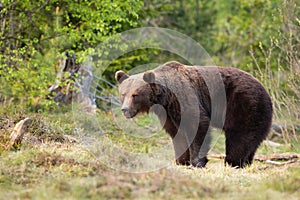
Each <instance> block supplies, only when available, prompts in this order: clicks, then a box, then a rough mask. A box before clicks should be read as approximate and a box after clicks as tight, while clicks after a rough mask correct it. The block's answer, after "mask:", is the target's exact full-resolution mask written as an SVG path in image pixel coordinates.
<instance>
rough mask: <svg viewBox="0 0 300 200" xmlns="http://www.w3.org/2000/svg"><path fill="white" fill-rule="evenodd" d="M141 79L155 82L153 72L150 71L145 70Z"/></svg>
mask: <svg viewBox="0 0 300 200" xmlns="http://www.w3.org/2000/svg"><path fill="white" fill-rule="evenodd" d="M143 79H144V81H145V82H146V83H154V82H155V74H154V73H153V72H151V71H149V72H145V73H144V76H143Z"/></svg>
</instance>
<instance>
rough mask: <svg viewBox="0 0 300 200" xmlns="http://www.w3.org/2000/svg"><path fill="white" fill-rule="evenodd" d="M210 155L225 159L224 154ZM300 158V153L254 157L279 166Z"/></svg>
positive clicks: (256, 159)
mask: <svg viewBox="0 0 300 200" xmlns="http://www.w3.org/2000/svg"><path fill="white" fill-rule="evenodd" d="M208 156H209V157H210V158H215V159H225V155H224V154H211V155H208ZM299 159H300V155H299V154H291V153H285V154H274V155H256V156H255V157H254V160H255V161H259V162H265V163H268V164H273V165H278V166H282V165H286V164H290V163H295V162H297V161H298V160H299ZM282 161H285V162H282Z"/></svg>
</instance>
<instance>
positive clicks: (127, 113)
mask: <svg viewBox="0 0 300 200" xmlns="http://www.w3.org/2000/svg"><path fill="white" fill-rule="evenodd" d="M121 111H122V113H123V115H124V116H125V117H126V118H127V119H129V118H132V117H134V116H135V114H136V112H134V111H132V110H130V109H129V107H122V108H121Z"/></svg>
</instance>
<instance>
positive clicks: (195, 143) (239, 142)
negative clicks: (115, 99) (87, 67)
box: [115, 61, 273, 167]
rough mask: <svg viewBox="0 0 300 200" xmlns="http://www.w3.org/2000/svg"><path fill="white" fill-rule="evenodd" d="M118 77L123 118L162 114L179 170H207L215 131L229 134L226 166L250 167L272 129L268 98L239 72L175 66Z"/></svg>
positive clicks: (259, 85)
mask: <svg viewBox="0 0 300 200" xmlns="http://www.w3.org/2000/svg"><path fill="white" fill-rule="evenodd" d="M115 78H116V81H117V82H118V86H119V94H120V99H121V102H122V108H121V110H122V113H123V115H124V116H125V117H126V118H133V117H134V116H136V115H137V114H139V113H145V112H149V111H151V112H152V111H153V112H154V113H155V114H157V116H158V118H159V119H160V121H161V123H162V126H163V128H164V129H165V130H166V132H167V133H168V134H169V135H170V136H171V138H172V142H173V146H174V150H175V157H176V163H177V164H179V165H193V166H195V167H204V166H205V165H206V163H207V161H208V159H207V152H208V151H209V148H210V146H209V143H210V140H211V139H210V134H209V133H210V128H211V127H215V128H220V129H222V130H223V131H224V132H225V136H226V157H225V164H226V163H228V164H229V165H231V166H232V167H244V166H246V165H250V164H251V163H252V161H253V157H254V154H255V152H256V150H257V148H258V146H259V145H260V143H261V142H262V141H263V140H264V139H265V138H266V136H267V134H268V132H269V129H270V126H271V121H272V113H273V109H272V102H271V98H270V96H269V94H268V93H267V91H266V90H265V89H264V87H263V86H262V85H261V83H260V82H259V81H258V80H257V79H255V78H254V77H253V76H252V75H250V74H248V73H246V72H244V71H242V70H239V69H236V68H232V67H213V66H187V65H183V64H181V63H179V62H175V61H171V62H168V63H165V64H163V65H161V66H159V67H157V68H155V69H154V70H151V71H147V72H145V73H140V74H136V75H132V76H129V75H127V74H126V73H125V72H123V71H118V72H116V74H115Z"/></svg>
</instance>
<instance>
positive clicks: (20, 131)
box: [7, 118, 31, 149]
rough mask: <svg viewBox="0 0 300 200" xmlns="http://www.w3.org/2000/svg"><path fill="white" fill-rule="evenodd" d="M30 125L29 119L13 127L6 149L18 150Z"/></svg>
mask: <svg viewBox="0 0 300 200" xmlns="http://www.w3.org/2000/svg"><path fill="white" fill-rule="evenodd" d="M30 123H31V119H30V118H25V119H23V120H21V121H19V122H18V123H17V124H16V125H15V127H14V130H13V131H12V132H11V134H10V137H9V138H10V141H9V143H8V146H7V149H12V148H15V149H18V148H19V147H20V145H21V142H22V140H23V136H24V134H25V133H26V130H27V127H28V125H29V124H30Z"/></svg>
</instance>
